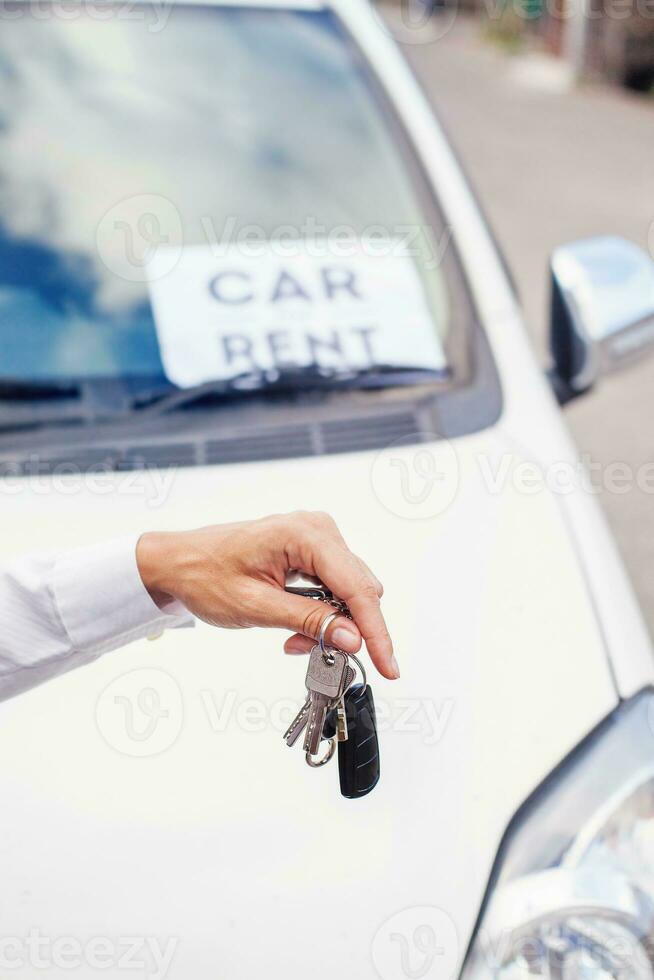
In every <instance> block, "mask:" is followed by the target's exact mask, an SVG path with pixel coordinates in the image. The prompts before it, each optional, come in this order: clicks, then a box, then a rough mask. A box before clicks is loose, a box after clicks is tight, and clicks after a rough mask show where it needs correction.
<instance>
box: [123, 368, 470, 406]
mask: <svg viewBox="0 0 654 980" xmlns="http://www.w3.org/2000/svg"><path fill="white" fill-rule="evenodd" d="M449 378H450V372H449V370H448V369H447V368H444V369H442V370H437V369H433V368H423V367H418V366H415V367H414V366H411V367H407V366H404V365H393V364H377V365H375V366H374V367H370V368H362V369H355V370H329V369H326V368H321V367H318V365H315V364H312V365H309V366H308V367H297V368H284V369H272V370H269V371H261V372H256V373H252V372H248V373H245V374H240V375H237V376H236V377H234V378H229V379H223V380H216V381H206V382H204V383H203V384H199V385H193V386H192V387H190V388H174V389H173V390H172V391H171V390H170V389H165V390H163V391H161V390H159V391H155V392H149V393H146V394H144V395H139V396H137V397H136V398H135V399H134V400H133V402H132V404H131V407H130V414H132V413H134V412H138V414H139V416H144V415H145V416H149V415H163V414H165V413H166V412H171V411H175V410H176V409H180V408H186V407H187V406H190V405H196V404H198V403H200V402H203V401H207V402H209V401H221V400H224V399H226V398H232V397H235V396H237V397H238V396H252V395H257V394H260V393H262V392H263V393H267V392H275V391H279V392H286V391H288V392H291V391H315V390H319V389H321V388H325V389H334V388H345V389H355V388H366V389H373V388H391V387H394V386H407V385H419V384H430V383H431V384H434V383H443V382H444V381H447V380H449Z"/></svg>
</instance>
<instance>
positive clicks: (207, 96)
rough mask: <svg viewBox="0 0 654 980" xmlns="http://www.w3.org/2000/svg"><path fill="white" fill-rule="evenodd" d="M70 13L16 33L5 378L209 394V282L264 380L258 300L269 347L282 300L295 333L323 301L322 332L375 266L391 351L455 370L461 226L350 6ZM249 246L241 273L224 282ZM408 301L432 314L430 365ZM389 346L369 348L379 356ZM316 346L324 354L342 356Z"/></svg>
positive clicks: (5, 150)
mask: <svg viewBox="0 0 654 980" xmlns="http://www.w3.org/2000/svg"><path fill="white" fill-rule="evenodd" d="M66 9H67V13H66V16H63V15H62V16H57V15H56V13H57V12H56V10H55V8H54V7H53V8H52V11H51V13H52V16H47V15H46V14H47V8H46V7H45V6H40V7H39V11H40V16H39V17H36V16H33V15H32V7H31V5H28V4H25V5H24V7H22V6H21V4H20V3H19V4H18V5H17V6H16V7H14V8H12V17H11V19H9V18H8V19H7V20H6V22H5V23H4V25H3V29H2V35H1V36H0V76H1V77H2V87H1V88H0V332H1V343H0V351H1V353H0V361H1V363H0V377H1V378H3V379H9V378H11V379H13V380H17V379H18V380H20V379H23V380H25V381H40V382H43V381H62V380H64V379H67V380H70V379H85V378H86V379H88V378H109V379H111V378H130V377H138V378H141V379H143V378H145V379H148V380H149V381H151V382H152V383H153V384H154V382H155V381H158V382H162V381H163V382H164V383H166V382H167V381H168V379H171V380H172V381H174V382H175V383H176V384H180V385H182V386H184V385H190V384H193V383H195V382H198V381H203V380H205V381H206V379H207V377H211V376H212V373H211V369H206V366H205V373H204V374H203V362H204V361H205V360H206V358H205V356H204V354H203V351H202V347H201V343H202V342H201V341H198V343H199V344H200V346H199V347H197V345H196V342H195V340H193V342H191V340H190V339H189V338H190V337H191V333H189V331H191V328H192V326H193V325H194V324H195V323H196V318H197V319H198V320H201V319H202V315H203V313H202V309H203V306H202V303H204V298H203V299H202V302H200V300H199V299H197V298H195V297H193V296H190V295H188V289H187V291H186V292H185V291H184V290H185V288H186V286H185V284H186V283H187V282H189V281H190V280H192V278H193V270H195V269H199V268H202V270H203V274H204V272H205V271H206V274H207V283H208V284H209V283H210V285H209V288H208V289H207V290H205V291H203V294H202V295H203V297H205V294H206V296H210V298H211V299H212V300H213V301H222V302H223V305H226V306H227V307H228V310H227V312H228V313H229V315H230V316H231V317H232V319H233V321H234V323H235V327H234V331H233V332H234V335H235V336H236V337H237V339H236V341H230V343H231V348H230V349H229V350H228V351H227V353H229V355H230V357H231V359H232V361H233V362H234V364H233V373H234V374H236V373H243V371H245V370H247V367H248V364H249V363H250V361H253V358H255V355H254V354H253V353H252V351H253V348H252V347H250V348H247V349H246V348H245V347H244V346H243V345H242V344H241V346H240V347H239V341H238V337H239V336H240V335H241V333H242V329H243V327H242V324H243V309H242V307H243V304H244V302H245V301H246V300H250V299H253V297H254V298H255V299H256V300H257V302H258V306H257V308H256V311H255V313H256V315H255V316H253V317H251V318H250V321H248V322H252V323H253V324H254V326H255V327H256V329H258V330H260V331H263V334H265V331H266V330H268V331H269V330H270V323H269V317H268V314H267V312H266V309H267V308H266V309H264V307H265V304H268V307H270V306H271V304H272V305H274V304H275V303H277V308H276V316H277V321H276V322H278V321H280V320H281V321H282V322H283V323H284V325H285V326H288V324H290V325H291V328H293V324H294V323H296V322H298V323H299V321H298V316H299V314H297V311H296V312H294V311H293V309H292V302H291V301H295V302H296V305H298V304H300V303H301V302H303V301H305V300H307V301H308V300H312V301H315V304H316V305H315V307H313V310H314V313H313V315H314V317H315V319H316V320H317V321H320V320H321V317H322V318H323V319H324V317H325V315H326V314H325V304H326V303H327V302H328V301H330V300H334V299H342V300H343V302H346V301H347V300H348V299H350V298H352V297H354V298H360V297H357V295H356V287H355V273H356V274H357V275H358V270H359V269H363V268H364V266H365V264H366V263H368V262H369V260H370V259H371V255H372V254H378V253H380V254H386V253H388V254H386V259H388V261H387V262H386V265H384V267H383V269H382V271H381V273H378V274H376V275H377V278H376V280H375V281H377V282H378V283H379V290H380V293H379V301H378V304H377V305H378V306H380V307H381V306H384V307H385V308H386V321H387V322H386V326H385V329H386V331H387V332H390V333H393V332H395V333H396V337H387V338H386V341H385V343H386V346H385V347H384V351H383V356H380V357H379V358H378V359H379V360H380V361H383V362H384V363H391V362H394V361H395V360H396V359H397V360H399V362H400V363H406V364H407V365H408V364H409V363H411V362H412V361H416V362H417V366H421V365H424V366H425V367H430V368H436V369H446V368H447V367H448V357H447V354H446V349H447V344H448V337H449V336H450V334H451V333H452V331H453V317H454V315H453V313H452V308H454V307H456V304H455V303H453V302H452V290H451V288H450V287H451V282H450V281H449V280H450V278H451V277H450V275H449V273H448V272H447V264H446V263H443V262H442V261H440V251H439V250H440V249H441V248H442V246H443V237H442V236H443V234H444V232H443V231H442V229H441V228H440V227H439V225H438V217H437V216H436V217H435V213H434V211H433V206H434V205H433V202H431V203H430V204H429V205H428V206H427V205H425V204H424V199H423V197H422V196H421V193H420V191H419V185H420V180H419V179H417V178H416V174H415V173H414V170H416V169H417V168H416V164H415V161H411V160H410V159H408V157H410V154H407V152H406V148H405V147H404V144H403V139H402V137H401V135H398V133H399V130H398V126H397V122H396V121H395V120H394V118H393V116H392V115H391V113H390V112H389V110H388V107H387V106H386V105H385V103H384V101H383V100H382V99H381V98H380V95H379V92H378V91H377V88H376V82H375V80H374V79H372V78H371V77H370V75H369V72H368V70H367V68H366V66H365V65H364V64H363V63H362V59H361V56H360V54H359V52H358V50H357V49H356V48H355V47H354V45H353V44H352V43H351V41H350V40H349V39H348V37H347V35H346V34H345V32H344V30H343V28H342V27H341V25H340V23H339V22H338V20H337V19H336V18H335V16H334V15H333V14H331V13H329V12H327V11H292V10H286V9H276V8H275V9H273V8H268V9H261V8H254V7H253V8H248V7H220V6H218V7H200V6H198V7H187V6H181V7H175V6H172V7H171V6H170V5H169V4H153V5H142V6H139V5H136V6H134V5H130V6H129V10H128V9H127V8H126V7H118V6H116V7H111V6H108V5H103V6H102V7H97V8H93V7H92V6H91V5H90V4H80V6H79V7H72V8H70V9H69V8H68V7H67V8H66ZM375 248H376V249H377V253H375ZM176 249H177V251H175V250H176ZM235 249H236V250H237V252H238V256H239V262H240V263H241V264H240V265H238V266H234V265H233V263H232V264H231V265H230V270H231V271H230V275H228V276H225V277H223V278H222V279H221V278H220V277H219V275H218V271H216V270H220V268H222V267H221V266H220V264H219V263H220V261H221V260H222V261H223V262H224V260H225V256H227V257H228V258H230V261H231V259H232V258H233V256H234V255H235V254H236V253H235V251H234V250H235ZM312 249H313V252H312ZM321 249H326V250H327V251H323V252H321ZM339 249H340V251H339ZM348 249H349V250H350V251H349V252H348ZM285 250H286V251H285ZM335 250H336V251H335ZM384 250H386V252H385V251H384ZM335 255H336V256H337V258H338V262H340V263H341V266H340V267H339V265H338V262H336V263H334V256H335ZM171 256H173V257H175V256H176V258H175V261H174V262H173V261H172V259H171ZM180 256H181V260H180ZM325 258H327V259H329V262H328V265H329V268H327V271H326V272H325ZM153 260H154V267H155V273H154V274H153V272H152V269H153ZM287 260H288V261H287ZM156 263H158V266H157V265H156ZM243 263H245V265H243ZM247 263H250V264H249V265H248V264H247ZM285 263H287V264H286V265H285ZM288 263H294V264H293V265H290V266H289V265H288ZM343 263H345V266H343ZM347 263H351V270H352V271H351V272H348V271H347ZM407 263H410V265H411V267H412V269H413V279H411V276H410V275H409V272H410V270H408V269H407ZM173 264H174V265H175V266H176V270H177V271H176V273H175V275H172V274H169V273H170V268H169V266H172V265H173ZM335 265H336V267H334V266H335ZM159 267H161V268H159ZM157 269H158V270H159V271H157ZM250 269H251V270H252V276H254V275H255V273H256V274H258V272H257V270H265V281H259V280H257V279H255V278H252V277H251V276H250V271H249V270H250ZM289 269H290V270H291V271H290V272H289ZM344 269H345V271H344ZM212 270H213V271H212ZM318 273H320V275H319V274H318ZM262 274H263V273H262ZM162 283H164V285H162ZM393 283H396V285H397V288H396V293H397V295H394V294H393V288H394V287H393ZM407 283H409V286H408V287H407V285H406V284H407ZM389 284H390V285H389ZM407 288H408V289H409V290H410V291H411V293H412V294H411V296H408V295H407V292H406V290H407ZM403 289H404V290H405V292H404V294H403V293H402V290H403ZM166 290H168V291H166ZM416 290H418V291H419V292H421V296H420V297H419V296H417V294H416V295H414V294H415V293H416ZM259 291H260V295H258V293H259ZM210 294H211V295H210ZM255 294H257V295H256V296H255ZM348 294H349V295H348ZM281 300H288V301H289V304H288V307H289V308H288V309H286V308H285V307H284V305H283V303H280V301H281ZM395 304H397V305H395ZM403 304H404V307H406V308H410V309H411V310H412V311H413V312H412V313H411V314H410V316H413V317H414V319H416V322H417V320H420V324H419V331H418V332H419V335H420V343H419V344H418V347H417V349H416V350H414V351H412V352H409V354H407V352H406V346H407V344H406V340H403V339H402V336H401V333H400V331H401V330H402V329H403V323H402V322H401V321H402V316H403V315H404V314H403V313H402V310H403ZM412 304H413V305H412ZM373 306H374V302H373ZM371 309H372V307H370V306H368V307H366V315H367V316H371V315H373V314H372V313H371V312H370V311H371ZM416 311H417V312H416ZM374 312H375V311H374V310H373V313H374ZM339 315H340V316H341V319H343V317H344V320H343V322H345V323H346V324H347V323H349V321H348V318H347V315H346V313H344V312H343V311H341V314H339ZM375 315H376V314H375ZM302 316H304V318H305V319H306V316H305V315H304V314H302ZM407 316H409V314H407ZM234 318H236V319H235V320H234ZM239 318H240V319H239ZM257 318H258V319H257ZM294 318H295V319H294ZM300 319H301V317H300ZM255 321H256V322H255ZM423 321H427V326H425V323H424V322H423ZM303 322H304V321H303ZM365 322H368V321H365ZM257 323H258V326H257ZM350 327H351V324H350ZM253 329H254V327H253ZM298 329H299V327H298ZM362 329H363V328H362ZM416 329H418V328H416ZM426 332H429V333H430V334H431V335H432V336H431V338H430V337H426V335H425V334H426ZM263 334H262V336H263ZM265 336H268V334H265ZM241 339H242V338H241ZM368 339H369V338H367V337H365V336H363V334H361V336H358V337H357V342H358V343H359V346H360V347H361V349H363V347H364V346H365V343H367V342H368ZM287 340H288V338H286V340H283V341H279V339H278V338H277V339H276V340H275V344H276V346H277V349H278V348H279V347H280V344H281V345H282V346H284V345H285V344H286V346H288V345H287ZM314 341H315V342H314V353H315V349H317V347H318V346H319V345H320V344H322V346H323V348H326V347H328V346H329V345H328V344H327V342H326V340H325V337H324V336H323V337H322V339H319V340H315V338H314ZM271 343H272V342H271ZM194 345H195V346H194ZM305 346H306V345H305ZM403 348H404V354H405V359H404V361H403V360H402V354H403ZM162 350H163V351H164V352H167V353H166V356H167V357H168V358H169V361H170V363H169V361H167V360H166V357H163V359H162ZM223 354H225V350H223ZM246 354H247V357H246ZM396 355H397V357H396ZM239 357H240V358H241V359H240V361H239ZM244 358H245V360H244ZM248 358H249V360H248ZM300 360H301V359H300ZM164 362H165V363H164ZM182 362H183V363H182ZM170 364H172V365H173V366H172V368H171V367H170ZM266 366H269V365H267V364H263V365H261V364H255V363H253V367H266ZM350 366H352V365H350ZM354 367H361V363H359V362H357V363H356V364H354ZM207 371H208V373H207ZM215 373H216V374H220V373H221V372H219V371H216V372H215ZM225 373H227V374H228V373H229V372H223V376H224V375H225Z"/></svg>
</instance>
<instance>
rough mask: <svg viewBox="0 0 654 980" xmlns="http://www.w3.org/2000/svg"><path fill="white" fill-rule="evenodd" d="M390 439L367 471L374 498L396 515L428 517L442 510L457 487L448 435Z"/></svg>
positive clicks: (422, 518)
mask: <svg viewBox="0 0 654 980" xmlns="http://www.w3.org/2000/svg"><path fill="white" fill-rule="evenodd" d="M425 439H426V440H429V441H425V442H424V443H419V444H418V445H416V444H415V440H414V439H413V438H412V437H407V438H405V439H398V440H396V441H395V442H392V443H391V444H390V445H389V446H386V448H385V449H382V450H381V452H379V453H378V454H377V456H376V457H375V459H374V461H373V464H372V468H371V471H370V481H371V484H372V490H373V493H374V494H375V497H376V498H377V500H378V501H379V502H380V504H382V506H384V507H385V508H386V510H388V511H390V513H391V514H395V515H396V516H397V517H403V518H406V519H407V520H428V519H429V518H433V517H437V516H438V515H439V514H443V513H444V512H445V511H446V510H447V509H448V507H449V506H450V505H451V504H452V502H453V501H454V499H455V498H456V495H457V492H458V489H459V461H458V459H457V455H456V452H455V450H454V447H453V445H452V444H451V443H450V442H448V440H447V439H442V438H441V437H440V436H437V435H435V434H432V435H431V436H427V437H425Z"/></svg>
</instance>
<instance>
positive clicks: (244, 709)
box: [200, 689, 454, 746]
mask: <svg viewBox="0 0 654 980" xmlns="http://www.w3.org/2000/svg"><path fill="white" fill-rule="evenodd" d="M200 701H201V704H202V709H203V711H204V714H205V716H206V718H207V721H208V723H209V727H210V730H211V732H212V733H213V734H216V735H220V734H223V733H225V732H227V731H228V730H229V729H230V728H233V727H234V728H238V729H239V731H243V732H247V733H250V734H259V733H262V732H267V731H270V730H271V729H272V730H273V731H275V732H279V733H280V734H281V733H283V732H284V731H286V729H287V728H288V726H289V725H290V723H291V721H292V720H293V719H294V718H295V716H296V714H297V712H298V710H299V708H300V704H299V702H298V701H296V700H293V699H292V698H282V699H279V700H276V701H273V702H272V703H267V702H265V701H263V700H262V699H261V698H255V697H246V698H242V697H240V696H239V693H238V691H234V690H229V691H225V692H220V693H216V692H215V691H211V690H207V689H205V690H203V691H201V692H200ZM453 710H454V699H453V698H443V699H442V700H440V701H435V700H434V699H433V698H425V697H415V698H411V697H404V698H388V699H384V698H376V699H375V714H376V728H377V731H378V732H379V733H380V734H382V733H384V732H393V733H395V734H400V735H416V736H417V737H418V738H419V740H420V741H421V742H422V743H423V744H424V745H427V746H432V745H437V744H438V743H439V742H440V741H441V739H442V738H443V736H444V734H445V731H446V729H447V727H448V725H449V722H450V719H451V717H452V712H453Z"/></svg>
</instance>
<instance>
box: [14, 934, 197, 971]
mask: <svg viewBox="0 0 654 980" xmlns="http://www.w3.org/2000/svg"><path fill="white" fill-rule="evenodd" d="M177 946H178V940H177V939H174V938H169V939H167V940H165V942H163V941H161V940H160V939H158V938H156V937H154V936H120V937H118V938H117V939H116V938H114V937H109V936H91V937H89V938H86V939H84V940H82V939H80V938H79V937H78V936H72V935H68V936H49V935H47V934H45V933H42V932H41V930H40V929H34V928H33V929H30V930H29V932H27V933H26V934H25V935H21V936H6V935H1V934H0V969H1V970H3V971H4V970H6V971H11V972H12V973H13V972H14V971H17V970H20V975H21V976H26V973H25V968H27V969H28V970H29V975H30V976H34V975H35V973H34V971H39V972H43V974H44V975H46V974H47V973H52V972H53V970H56V971H57V973H58V974H59V971H80V970H81V971H82V975H83V976H85V977H88V976H90V974H91V971H92V972H93V974H94V975H95V972H96V971H98V973H104V974H105V975H106V971H107V970H111V971H112V976H114V975H115V973H114V971H125V972H126V973H127V972H129V974H130V975H131V976H132V977H135V978H136V977H140V978H143V980H146V978H147V980H164V978H165V977H166V975H167V974H168V971H169V970H170V967H171V965H172V962H173V959H174V956H175V953H176V951H177ZM78 975H79V972H78Z"/></svg>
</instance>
